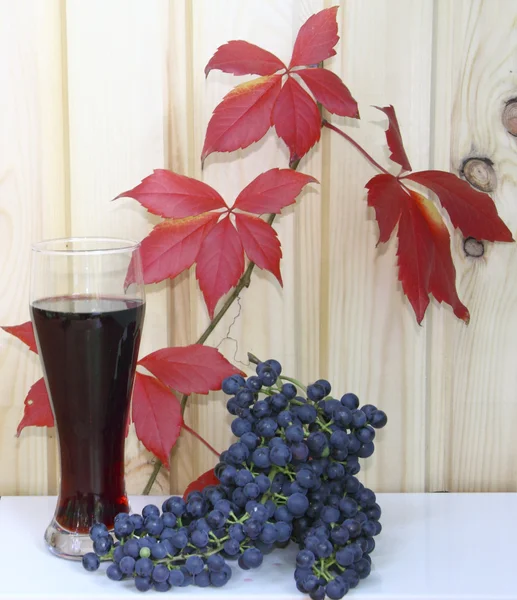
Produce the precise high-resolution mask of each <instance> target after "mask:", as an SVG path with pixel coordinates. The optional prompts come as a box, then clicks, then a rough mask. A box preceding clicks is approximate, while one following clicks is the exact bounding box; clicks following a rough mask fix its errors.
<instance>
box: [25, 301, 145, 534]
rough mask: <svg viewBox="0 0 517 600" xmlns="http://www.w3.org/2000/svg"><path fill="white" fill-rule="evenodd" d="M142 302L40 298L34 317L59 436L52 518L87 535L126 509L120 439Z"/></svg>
mask: <svg viewBox="0 0 517 600" xmlns="http://www.w3.org/2000/svg"><path fill="white" fill-rule="evenodd" d="M144 312H145V305H144V303H143V302H142V301H138V300H125V299H123V298H116V297H100V298H98V297H91V296H68V297H64V296H62V297H56V298H46V299H44V300H38V301H36V302H34V303H33V304H32V306H31V314H32V322H33V324H34V331H35V334H36V340H37V344H38V350H39V354H40V357H41V359H42V363H43V370H44V374H45V381H46V383H47V389H48V391H49V395H50V399H51V404H52V410H53V412H54V417H55V422H56V427H57V431H58V438H59V450H60V457H61V488H60V494H59V500H58V505H57V509H56V514H55V519H56V521H57V522H58V523H59V525H61V527H63V528H64V529H67V530H70V531H76V532H80V533H86V532H88V530H89V528H90V526H91V525H92V523H94V522H101V523H105V524H106V526H107V527H108V528H110V527H112V526H113V519H114V517H115V515H116V514H117V513H118V512H127V511H128V510H129V505H128V500H127V496H126V490H125V483H124V441H125V433H126V426H127V420H128V414H129V404H130V399H131V391H132V385H133V379H134V373H135V368H136V362H137V356H138V348H139V345H140V336H141V331H142V324H143V318H144Z"/></svg>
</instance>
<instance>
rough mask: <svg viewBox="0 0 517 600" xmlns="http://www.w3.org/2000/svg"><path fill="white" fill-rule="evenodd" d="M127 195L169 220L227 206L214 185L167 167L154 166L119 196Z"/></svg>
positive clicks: (193, 215)
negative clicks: (156, 167)
mask: <svg viewBox="0 0 517 600" xmlns="http://www.w3.org/2000/svg"><path fill="white" fill-rule="evenodd" d="M124 196H129V197H130V198H134V199H135V200H138V202H140V204H141V205H142V206H145V208H147V210H148V211H149V212H151V213H153V214H155V215H159V216H160V217H166V218H170V219H181V218H183V217H195V216H197V215H200V214H201V213H205V212H208V211H209V210H215V209H217V208H226V204H225V202H224V200H223V199H222V198H221V196H220V195H219V193H218V192H216V191H215V190H214V188H212V187H210V186H209V185H207V184H206V183H203V182H202V181H198V180H197V179H193V178H192V177H185V176H184V175H178V173H174V172H172V171H168V170H167V169H155V170H154V172H153V174H152V175H149V176H148V177H146V178H145V179H143V180H142V182H141V183H140V184H139V185H137V186H136V187H134V188H133V189H132V190H128V191H127V192H123V193H122V194H119V195H118V196H117V198H122V197H124Z"/></svg>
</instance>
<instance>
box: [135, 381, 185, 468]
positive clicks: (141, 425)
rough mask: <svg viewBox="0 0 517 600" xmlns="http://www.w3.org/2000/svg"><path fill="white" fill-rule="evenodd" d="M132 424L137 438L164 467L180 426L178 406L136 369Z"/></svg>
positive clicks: (158, 385) (169, 392)
mask: <svg viewBox="0 0 517 600" xmlns="http://www.w3.org/2000/svg"><path fill="white" fill-rule="evenodd" d="M133 423H134V424H135V430H136V435H137V437H138V439H139V440H140V441H141V442H142V444H143V445H144V446H145V447H146V448H147V449H148V450H149V451H150V452H152V453H153V454H154V455H155V456H156V458H158V459H159V460H161V461H162V463H163V464H164V465H165V466H166V467H167V468H168V467H169V454H170V452H171V449H172V447H173V446H174V444H175V443H176V441H177V439H178V437H179V435H180V433H181V428H182V426H183V417H182V416H181V405H180V403H179V400H178V399H177V398H176V396H175V395H174V394H173V393H172V392H171V391H170V390H168V389H167V388H166V387H165V385H164V384H163V383H161V382H160V381H158V380H156V379H155V378H154V377H150V376H149V375H143V374H142V373H138V372H137V373H136V375H135V387H134V390H133Z"/></svg>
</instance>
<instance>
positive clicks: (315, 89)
mask: <svg viewBox="0 0 517 600" xmlns="http://www.w3.org/2000/svg"><path fill="white" fill-rule="evenodd" d="M295 73H296V75H299V76H300V77H301V78H302V79H303V81H304V82H305V84H306V85H307V87H308V88H309V89H310V90H311V92H312V93H313V94H314V97H315V98H316V100H317V101H318V102H320V103H321V104H323V106H324V107H325V108H326V109H327V110H328V111H329V112H331V113H334V114H335V115H340V116H342V117H352V118H354V119H358V118H359V109H358V107H357V102H356V101H355V100H354V98H353V97H352V94H351V93H350V91H349V89H348V88H347V87H346V85H345V84H344V83H343V82H342V81H341V79H340V78H339V77H338V76H337V75H336V74H335V73H332V71H328V70H327V69H300V70H299V71H295Z"/></svg>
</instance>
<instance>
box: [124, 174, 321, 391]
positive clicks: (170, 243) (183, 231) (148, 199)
mask: <svg viewBox="0 0 517 600" xmlns="http://www.w3.org/2000/svg"><path fill="white" fill-rule="evenodd" d="M315 181H316V180H315V179H314V178H313V177H310V176H309V175H304V174H303V173H298V172H296V171H293V170H291V169H270V170H269V171H266V172H265V173H262V174H260V175H259V176H258V177H256V178H255V179H254V180H253V181H252V182H251V183H250V184H248V185H247V186H246V187H245V188H244V189H243V190H242V191H241V192H240V193H239V195H238V196H237V198H236V200H235V202H234V204H233V206H232V207H231V208H230V207H229V206H228V205H227V204H226V202H225V201H224V200H223V198H222V197H221V196H220V195H219V193H218V192H216V190H214V189H213V188H212V187H210V186H209V185H207V184H206V183H202V182H201V181H198V180H196V179H191V178H190V177H185V176H183V175H178V174H177V173H173V172H172V171H166V170H164V169H157V170H156V171H154V173H153V174H152V175H149V176H148V177H146V178H145V179H144V180H143V181H142V182H141V183H140V184H139V185H137V186H136V187H135V188H133V189H132V190H129V191H127V192H124V193H123V194H120V196H119V197H121V196H129V197H131V198H134V199H135V200H138V202H140V203H141V204H142V205H143V206H145V207H146V208H147V210H149V211H150V212H152V213H154V214H157V215H159V216H161V217H165V218H166V220H165V221H162V222H161V223H159V224H158V225H157V226H156V227H155V228H154V229H153V230H152V231H151V233H150V234H149V235H148V236H147V237H146V238H145V239H144V240H143V241H142V245H141V253H140V254H141V257H142V263H143V269H144V281H145V283H155V282H158V281H162V280H163V279H166V278H167V277H169V278H171V279H172V278H174V277H176V276H177V275H179V274H180V273H181V272H182V271H184V270H185V269H188V268H189V267H191V266H192V265H193V264H194V263H196V277H197V279H198V281H199V286H200V288H201V291H202V292H203V296H204V299H205V303H206V305H207V308H208V313H209V315H210V318H212V317H213V315H214V311H215V308H216V305H217V302H218V301H219V300H220V298H221V297H222V296H223V295H224V294H226V293H227V292H228V291H229V290H230V289H231V288H232V287H234V286H235V285H236V284H237V282H238V281H239V279H240V277H241V275H242V274H243V272H244V255H245V254H246V256H247V257H248V258H249V260H251V261H253V262H255V263H256V264H257V266H258V267H260V268H261V269H265V270H267V271H270V272H271V273H273V275H274V276H275V277H276V278H277V279H278V281H279V282H280V284H281V283H282V277H281V274H280V258H281V257H282V251H281V249H280V242H279V241H278V237H277V234H276V231H275V230H274V229H273V228H272V227H271V225H269V224H268V223H266V222H265V221H264V220H262V219H260V218H259V217H258V216H254V215H261V214H263V213H279V212H280V211H281V210H282V209H283V208H285V207H286V206H289V205H290V204H293V203H294V202H295V200H296V197H297V196H298V194H299V193H300V192H301V191H302V189H303V188H304V187H305V186H306V185H307V184H308V183H311V182H315ZM248 213H251V214H248ZM230 217H232V219H234V220H235V224H234V223H233V222H232V220H231V218H230ZM175 389H180V388H175Z"/></svg>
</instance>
